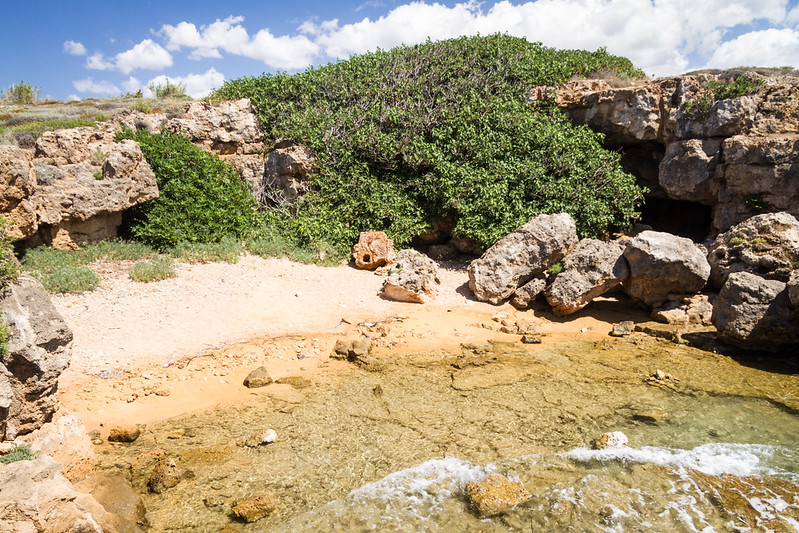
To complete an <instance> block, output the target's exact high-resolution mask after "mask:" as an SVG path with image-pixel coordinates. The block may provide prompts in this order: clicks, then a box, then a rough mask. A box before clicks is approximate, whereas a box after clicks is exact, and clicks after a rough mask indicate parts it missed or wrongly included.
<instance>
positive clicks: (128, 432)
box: [108, 426, 141, 442]
mask: <svg viewBox="0 0 799 533" xmlns="http://www.w3.org/2000/svg"><path fill="white" fill-rule="evenodd" d="M139 435H141V430H140V429H139V428H137V427H136V426H113V427H112V428H111V429H110V430H109V431H108V442H134V441H135V440H136V439H138V438H139Z"/></svg>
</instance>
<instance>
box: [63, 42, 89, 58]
mask: <svg viewBox="0 0 799 533" xmlns="http://www.w3.org/2000/svg"><path fill="white" fill-rule="evenodd" d="M64 52H65V53H67V54H69V55H71V56H85V55H86V47H85V46H83V45H82V44H81V43H79V42H76V41H64Z"/></svg>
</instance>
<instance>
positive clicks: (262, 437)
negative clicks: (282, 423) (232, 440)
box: [244, 429, 277, 448]
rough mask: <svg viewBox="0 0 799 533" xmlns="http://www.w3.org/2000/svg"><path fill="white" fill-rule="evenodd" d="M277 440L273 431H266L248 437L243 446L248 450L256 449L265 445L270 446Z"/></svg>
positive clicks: (275, 432)
mask: <svg viewBox="0 0 799 533" xmlns="http://www.w3.org/2000/svg"><path fill="white" fill-rule="evenodd" d="M276 440H277V431H275V430H274V429H267V430H265V431H261V432H259V433H256V434H254V435H250V436H249V437H248V438H247V439H246V440H245V441H244V446H247V447H248V448H257V447H258V446H264V445H266V444H272V443H273V442H275V441H276Z"/></svg>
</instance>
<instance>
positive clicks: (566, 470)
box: [100, 337, 799, 531]
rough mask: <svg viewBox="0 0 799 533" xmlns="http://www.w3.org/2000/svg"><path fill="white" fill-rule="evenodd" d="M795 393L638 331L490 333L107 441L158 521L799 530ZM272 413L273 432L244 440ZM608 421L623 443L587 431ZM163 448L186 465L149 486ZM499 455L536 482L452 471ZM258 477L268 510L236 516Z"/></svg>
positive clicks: (264, 526)
mask: <svg viewBox="0 0 799 533" xmlns="http://www.w3.org/2000/svg"><path fill="white" fill-rule="evenodd" d="M657 369H662V370H663V371H665V372H669V373H671V374H673V375H674V376H675V377H676V378H678V379H677V380H668V381H661V382H652V381H650V382H647V381H646V379H647V376H649V375H650V374H652V373H654V371H655V370H657ZM797 407H799V379H798V378H797V377H796V376H795V375H791V374H788V373H780V372H775V371H773V370H761V369H759V368H756V367H755V366H752V365H751V364H749V363H747V364H741V363H739V362H737V361H735V360H734V359H732V358H730V357H727V356H723V355H717V354H714V353H712V352H709V351H703V350H698V349H695V348H689V347H682V346H676V345H674V344H671V343H668V342H665V341H658V340H654V339H650V338H648V337H647V338H636V339H628V340H619V341H615V340H614V341H610V340H608V341H600V342H597V343H592V342H573V343H568V344H562V345H557V346H550V347H547V346H532V347H522V346H519V345H507V344H494V345H487V346H472V347H466V348H465V349H464V350H463V351H462V353H458V354H449V353H427V354H414V355H408V356H402V357H394V358H392V359H385V360H380V361H379V364H372V365H370V367H368V368H365V369H360V368H355V367H353V369H352V371H351V372H349V373H347V374H345V375H343V376H341V378H340V379H339V380H337V381H336V382H335V383H327V384H318V385H314V386H313V387H311V388H309V389H302V390H294V389H291V388H290V387H288V386H270V387H267V388H265V389H263V390H262V392H259V394H257V395H256V396H254V397H253V399H252V400H251V401H250V402H248V403H246V404H242V405H238V406H231V407H228V408H225V409H216V410H212V411H208V412H204V413H199V414H196V415H192V416H189V417H185V418H182V419H178V420H171V421H169V422H165V423H162V424H159V425H156V426H151V427H148V428H147V429H146V431H145V432H144V433H143V435H142V436H141V437H140V438H139V440H137V441H136V442H135V443H133V444H131V445H114V446H111V445H108V446H103V447H102V449H101V454H100V457H101V462H102V466H103V468H105V469H107V470H109V471H111V472H112V473H122V474H123V475H126V476H128V477H129V478H130V479H131V480H132V483H133V485H134V488H136V489H137V490H138V491H139V492H140V493H142V495H143V497H144V500H145V505H146V507H147V509H148V518H149V520H150V522H151V524H152V526H153V530H155V531H219V530H221V529H223V528H224V527H229V528H231V529H230V531H267V530H269V531H272V530H276V531H323V530H339V531H390V530H396V531H530V530H531V528H532V530H534V531H538V530H544V529H550V530H551V529H561V530H574V531H644V530H658V531H739V530H740V531H746V530H751V531H758V530H768V529H772V530H775V531H799V496H797V494H796V493H797V485H794V483H799V454H798V453H797V450H799V416H797V414H796V412H797ZM267 428H273V429H275V430H276V431H277V434H278V440H277V441H276V442H274V443H272V444H269V445H266V446H258V447H247V446H243V445H242V444H243V443H244V441H246V440H247V438H248V437H250V436H252V435H253V434H257V433H259V432H260V431H263V430H264V429H267ZM606 431H623V432H624V433H625V434H626V435H627V436H628V437H629V438H630V447H629V448H627V449H623V450H604V451H592V450H589V449H588V446H589V444H590V442H591V440H593V439H594V438H596V437H598V436H599V435H600V434H602V433H604V432H606ZM164 454H166V455H169V456H172V457H174V458H176V459H178V463H179V465H180V468H181V469H182V470H183V471H184V473H185V475H184V479H183V481H181V482H180V483H179V484H178V485H177V486H176V487H174V488H172V489H169V490H167V491H166V492H164V493H163V494H160V495H156V494H150V493H148V492H147V490H146V482H147V478H148V476H149V474H150V472H151V471H152V468H153V466H154V464H155V462H156V461H157V459H158V458H159V457H161V456H162V455H164ZM495 471H496V472H500V473H503V474H505V475H507V476H508V477H510V478H512V479H515V480H518V481H521V482H522V483H524V485H525V486H526V488H527V489H528V490H529V491H530V492H531V493H532V494H533V498H532V499H531V500H530V501H528V502H527V503H525V504H523V505H520V506H518V507H517V508H516V509H515V510H514V511H512V512H510V513H508V514H506V515H502V516H500V517H495V518H492V519H485V520H481V519H479V518H478V517H477V516H476V515H475V514H474V513H473V512H472V511H471V510H470V508H469V506H468V502H467V501H466V498H465V496H464V487H465V484H466V483H467V482H468V481H472V480H480V479H483V478H484V477H485V476H486V475H487V474H488V473H490V472H495ZM265 491H270V492H272V493H273V494H274V495H275V496H276V497H277V498H278V499H279V500H280V502H281V505H280V508H279V510H278V512H277V513H275V514H273V515H270V516H268V517H266V518H263V519H261V520H259V521H257V522H255V523H252V524H244V523H240V522H237V521H235V520H234V519H233V518H232V516H231V514H230V509H231V505H232V504H233V503H235V502H236V501H239V500H241V499H243V498H246V497H249V496H254V495H258V494H260V493H263V492H265ZM747 528H749V529H747Z"/></svg>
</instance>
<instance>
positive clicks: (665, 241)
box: [624, 231, 710, 306]
mask: <svg viewBox="0 0 799 533" xmlns="http://www.w3.org/2000/svg"><path fill="white" fill-rule="evenodd" d="M624 257H625V258H626V259H627V261H628V263H629V264H630V278H629V280H628V281H627V283H626V284H625V289H626V291H627V294H629V295H630V296H631V297H633V298H636V299H638V300H641V301H642V302H644V303H646V304H647V305H652V306H657V305H661V304H662V303H663V302H665V301H666V300H667V298H668V295H669V294H693V293H696V292H699V291H700V290H701V289H702V287H704V286H705V282H706V281H707V278H708V276H709V275H710V265H709V264H708V262H707V259H705V254H704V253H703V251H702V250H701V249H700V248H699V247H698V246H697V245H695V244H694V243H693V242H692V241H691V240H690V239H685V238H683V237H677V236H675V235H671V234H669V233H663V232H659V231H643V232H641V233H640V234H638V236H636V237H635V238H634V239H632V240H631V241H630V243H629V244H628V245H627V248H626V249H625V250H624Z"/></svg>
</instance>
